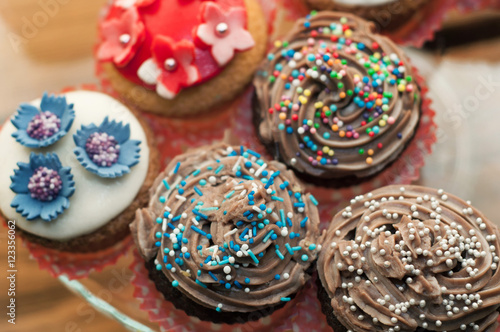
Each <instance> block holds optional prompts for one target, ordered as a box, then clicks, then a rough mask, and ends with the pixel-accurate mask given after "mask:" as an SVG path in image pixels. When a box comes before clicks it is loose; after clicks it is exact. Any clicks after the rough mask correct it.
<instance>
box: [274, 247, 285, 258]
mask: <svg viewBox="0 0 500 332" xmlns="http://www.w3.org/2000/svg"><path fill="white" fill-rule="evenodd" d="M276 255H277V256H278V257H279V258H280V259H281V260H283V259H285V256H283V254H282V253H281V251H280V250H279V249H276Z"/></svg>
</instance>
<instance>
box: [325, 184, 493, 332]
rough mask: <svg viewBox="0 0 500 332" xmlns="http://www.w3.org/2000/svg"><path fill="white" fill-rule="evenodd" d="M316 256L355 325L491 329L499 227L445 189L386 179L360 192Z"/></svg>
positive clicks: (334, 300)
mask: <svg viewBox="0 0 500 332" xmlns="http://www.w3.org/2000/svg"><path fill="white" fill-rule="evenodd" d="M351 203H352V205H351V206H349V207H347V208H346V209H344V210H343V211H341V212H339V213H338V214H337V215H336V216H335V217H334V218H333V221H332V223H331V225H330V228H329V229H328V233H327V236H326V238H325V242H324V245H323V247H324V249H323V251H322V253H321V255H320V257H319V259H318V272H319V276H320V279H321V283H322V285H323V287H324V288H325V290H326V292H327V293H328V295H329V296H330V298H331V307H332V308H333V312H334V314H335V316H336V317H337V319H338V320H339V321H340V322H341V323H342V324H343V325H344V326H345V327H346V328H348V329H349V330H352V331H356V332H357V331H416V330H417V329H419V328H423V329H425V330H428V331H494V330H495V328H496V325H497V323H496V321H497V317H498V311H497V310H498V309H499V307H500V273H499V272H498V269H497V265H498V261H499V254H500V252H499V251H500V243H499V239H500V234H499V232H498V228H497V227H496V226H495V225H493V224H492V223H491V222H490V221H489V220H488V219H486V218H485V217H484V216H483V215H482V214H481V212H479V211H478V210H476V209H475V208H474V207H472V206H471V204H470V202H465V201H463V200H461V199H459V198H457V197H455V196H452V195H450V194H446V193H444V192H443V191H442V190H435V189H429V188H425V187H418V186H408V187H404V188H399V187H397V186H390V187H385V188H381V189H378V190H375V191H373V192H372V193H370V194H368V195H365V196H358V197H356V198H355V199H353V200H352V201H351Z"/></svg>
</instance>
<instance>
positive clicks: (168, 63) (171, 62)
mask: <svg viewBox="0 0 500 332" xmlns="http://www.w3.org/2000/svg"><path fill="white" fill-rule="evenodd" d="M165 69H166V70H168V71H174V70H175V69H177V61H175V59H173V58H168V59H167V60H165Z"/></svg>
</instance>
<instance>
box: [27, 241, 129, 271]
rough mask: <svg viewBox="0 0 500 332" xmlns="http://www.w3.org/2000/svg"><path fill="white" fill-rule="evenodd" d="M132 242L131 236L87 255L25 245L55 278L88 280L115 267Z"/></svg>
mask: <svg viewBox="0 0 500 332" xmlns="http://www.w3.org/2000/svg"><path fill="white" fill-rule="evenodd" d="M132 242H133V241H132V237H131V236H129V237H127V238H126V239H124V240H122V241H120V242H118V243H117V244H115V245H114V246H112V247H110V248H107V249H105V250H100V251H96V252H93V253H85V254H80V253H71V252H62V251H58V250H53V249H48V248H45V247H43V246H41V245H38V244H36V243H33V242H29V241H23V244H24V246H25V247H26V248H27V249H28V251H29V252H30V257H31V258H32V259H34V260H35V261H36V262H37V263H38V266H39V267H40V269H41V270H46V271H48V272H49V273H50V275H52V276H53V277H58V276H60V275H65V276H66V277H68V279H70V280H71V279H80V278H86V277H87V276H88V275H89V274H90V273H92V272H99V271H102V270H103V269H104V268H105V267H107V266H110V265H114V264H115V263H116V262H117V261H118V259H119V258H120V257H121V256H122V255H124V254H126V252H127V251H128V250H129V248H130V247H131V245H132Z"/></svg>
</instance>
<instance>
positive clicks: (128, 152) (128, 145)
mask: <svg viewBox="0 0 500 332" xmlns="http://www.w3.org/2000/svg"><path fill="white" fill-rule="evenodd" d="M140 144H141V141H137V140H130V141H126V142H125V143H123V144H122V145H121V146H120V155H119V157H118V163H119V164H122V165H126V166H128V167H132V166H135V165H137V164H138V163H139V157H140V155H139V152H140V151H141V148H140V147H139V145H140Z"/></svg>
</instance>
